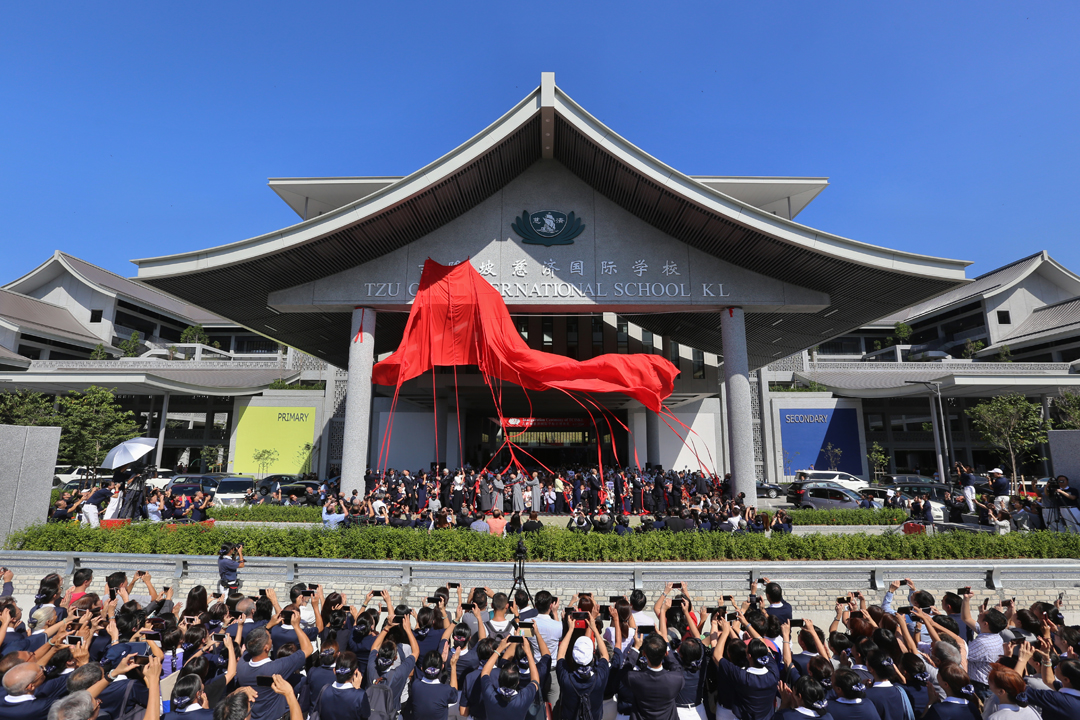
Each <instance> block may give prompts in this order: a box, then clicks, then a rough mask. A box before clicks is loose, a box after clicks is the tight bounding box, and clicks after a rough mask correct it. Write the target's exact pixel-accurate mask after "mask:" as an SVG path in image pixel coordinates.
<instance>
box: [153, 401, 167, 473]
mask: <svg viewBox="0 0 1080 720" xmlns="http://www.w3.org/2000/svg"><path fill="white" fill-rule="evenodd" d="M168 422H169V393H168V392H167V391H166V393H165V399H164V400H162V401H161V424H160V426H159V427H158V436H157V448H155V452H154V464H155V465H157V466H158V467H159V468H160V467H161V453H162V451H163V450H165V425H167V424H168Z"/></svg>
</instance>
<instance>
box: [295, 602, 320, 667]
mask: <svg viewBox="0 0 1080 720" xmlns="http://www.w3.org/2000/svg"><path fill="white" fill-rule="evenodd" d="M294 621H295V622H296V625H295V627H296V640H297V642H298V644H299V645H300V652H302V653H304V655H305V656H308V655H311V653H313V652H315V648H314V647H313V646H312V645H311V640H310V639H309V638H308V636H307V633H306V632H304V631H303V629H301V627H300V613H299V611H297V612H296V616H295V618H294Z"/></svg>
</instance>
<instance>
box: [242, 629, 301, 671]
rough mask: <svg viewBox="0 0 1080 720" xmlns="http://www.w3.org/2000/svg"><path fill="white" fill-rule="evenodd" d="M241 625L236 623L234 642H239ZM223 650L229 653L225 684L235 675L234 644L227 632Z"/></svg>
mask: <svg viewBox="0 0 1080 720" xmlns="http://www.w3.org/2000/svg"><path fill="white" fill-rule="evenodd" d="M241 627H243V626H242V625H239V624H238V625H237V630H236V642H240V628H241ZM298 634H299V633H298ZM225 651H226V652H227V653H229V664H228V665H227V666H226V667H225V684H226V685H227V684H229V683H231V682H232V680H233V678H234V677H236V644H235V643H233V639H232V636H231V635H229V634H228V633H225Z"/></svg>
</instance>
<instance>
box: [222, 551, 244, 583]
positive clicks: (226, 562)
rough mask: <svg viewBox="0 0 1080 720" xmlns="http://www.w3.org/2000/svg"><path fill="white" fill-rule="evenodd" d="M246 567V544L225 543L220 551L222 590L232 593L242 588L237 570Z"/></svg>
mask: <svg viewBox="0 0 1080 720" xmlns="http://www.w3.org/2000/svg"><path fill="white" fill-rule="evenodd" d="M242 567H244V546H243V545H234V544H233V543H225V544H224V545H222V546H221V550H219V551H218V575H220V576H221V579H220V580H219V581H218V585H219V587H220V588H221V592H223V593H225V594H230V593H233V592H236V591H238V590H239V589H240V580H239V579H238V578H237V577H236V571H237V570H239V569H240V568H242Z"/></svg>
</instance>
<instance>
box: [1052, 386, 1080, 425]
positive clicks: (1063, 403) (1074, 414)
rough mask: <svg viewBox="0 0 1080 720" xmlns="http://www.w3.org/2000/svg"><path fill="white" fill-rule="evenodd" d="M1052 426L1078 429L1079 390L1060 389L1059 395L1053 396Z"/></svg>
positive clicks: (1079, 422)
mask: <svg viewBox="0 0 1080 720" xmlns="http://www.w3.org/2000/svg"><path fill="white" fill-rule="evenodd" d="M1052 407H1053V410H1054V415H1056V416H1057V419H1056V420H1055V421H1054V427H1055V428H1057V429H1058V430H1080V392H1076V391H1074V390H1062V392H1061V395H1060V396H1058V397H1056V398H1054V402H1053V405H1052Z"/></svg>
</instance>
